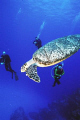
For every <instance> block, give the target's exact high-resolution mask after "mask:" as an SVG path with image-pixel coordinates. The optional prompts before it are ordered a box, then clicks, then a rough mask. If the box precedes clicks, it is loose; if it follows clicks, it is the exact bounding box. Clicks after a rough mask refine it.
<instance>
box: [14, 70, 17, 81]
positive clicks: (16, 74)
mask: <svg viewBox="0 0 80 120" xmlns="http://www.w3.org/2000/svg"><path fill="white" fill-rule="evenodd" d="M14 74H15V80H16V81H17V80H18V76H17V73H16V72H15V73H14Z"/></svg>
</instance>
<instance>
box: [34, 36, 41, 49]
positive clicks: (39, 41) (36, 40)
mask: <svg viewBox="0 0 80 120" xmlns="http://www.w3.org/2000/svg"><path fill="white" fill-rule="evenodd" d="M33 44H35V46H37V47H38V49H39V48H40V47H42V42H41V40H40V39H39V38H38V37H36V38H35V40H34V41H33Z"/></svg>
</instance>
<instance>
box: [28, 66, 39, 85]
mask: <svg viewBox="0 0 80 120" xmlns="http://www.w3.org/2000/svg"><path fill="white" fill-rule="evenodd" d="M26 76H28V77H29V78H30V79H32V80H34V81H35V82H38V83H39V82H40V77H39V76H38V74H37V65H35V64H32V65H30V66H29V67H28V68H27V70H26Z"/></svg>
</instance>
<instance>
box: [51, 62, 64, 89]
mask: <svg viewBox="0 0 80 120" xmlns="http://www.w3.org/2000/svg"><path fill="white" fill-rule="evenodd" d="M62 75H64V70H63V65H62V64H61V63H60V64H58V65H57V66H56V67H55V68H54V76H52V77H53V78H54V79H55V81H54V83H53V87H54V86H55V85H56V83H57V84H58V85H59V84H60V81H59V79H60V78H61V76H62Z"/></svg>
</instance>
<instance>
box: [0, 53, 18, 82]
mask: <svg viewBox="0 0 80 120" xmlns="http://www.w3.org/2000/svg"><path fill="white" fill-rule="evenodd" d="M10 62H11V59H10V57H9V55H7V54H6V52H5V51H3V54H2V55H1V58H0V63H1V64H4V65H5V69H6V71H10V72H11V73H12V79H13V73H14V74H15V80H18V76H17V74H16V72H15V71H14V70H13V69H12V68H11V64H10Z"/></svg>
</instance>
